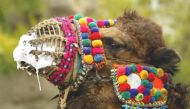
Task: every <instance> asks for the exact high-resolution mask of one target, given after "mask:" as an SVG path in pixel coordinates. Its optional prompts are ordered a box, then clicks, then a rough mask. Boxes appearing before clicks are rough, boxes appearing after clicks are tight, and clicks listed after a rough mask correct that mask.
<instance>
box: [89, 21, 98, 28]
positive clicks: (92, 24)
mask: <svg viewBox="0 0 190 109" xmlns="http://www.w3.org/2000/svg"><path fill="white" fill-rule="evenodd" d="M88 26H89V27H90V28H93V27H97V24H96V23H95V22H91V23H89V24H88Z"/></svg>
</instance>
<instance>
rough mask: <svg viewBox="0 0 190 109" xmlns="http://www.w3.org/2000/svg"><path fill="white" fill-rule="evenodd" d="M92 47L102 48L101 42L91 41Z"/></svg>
mask: <svg viewBox="0 0 190 109" xmlns="http://www.w3.org/2000/svg"><path fill="white" fill-rule="evenodd" d="M92 46H93V47H102V41H101V40H93V41H92Z"/></svg>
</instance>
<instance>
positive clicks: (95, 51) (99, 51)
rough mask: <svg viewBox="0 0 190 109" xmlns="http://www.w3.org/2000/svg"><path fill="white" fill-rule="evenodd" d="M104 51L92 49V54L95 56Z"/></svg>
mask: <svg viewBox="0 0 190 109" xmlns="http://www.w3.org/2000/svg"><path fill="white" fill-rule="evenodd" d="M103 52H104V50H103V48H92V54H93V55H96V54H103Z"/></svg>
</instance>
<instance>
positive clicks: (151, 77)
mask: <svg viewBox="0 0 190 109" xmlns="http://www.w3.org/2000/svg"><path fill="white" fill-rule="evenodd" d="M154 78H155V75H154V74H153V73H149V74H148V80H149V81H150V82H152V81H154Z"/></svg>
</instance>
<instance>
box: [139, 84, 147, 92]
mask: <svg viewBox="0 0 190 109" xmlns="http://www.w3.org/2000/svg"><path fill="white" fill-rule="evenodd" d="M144 90H145V87H144V86H143V85H140V86H139V87H138V91H139V93H143V92H144Z"/></svg>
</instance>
